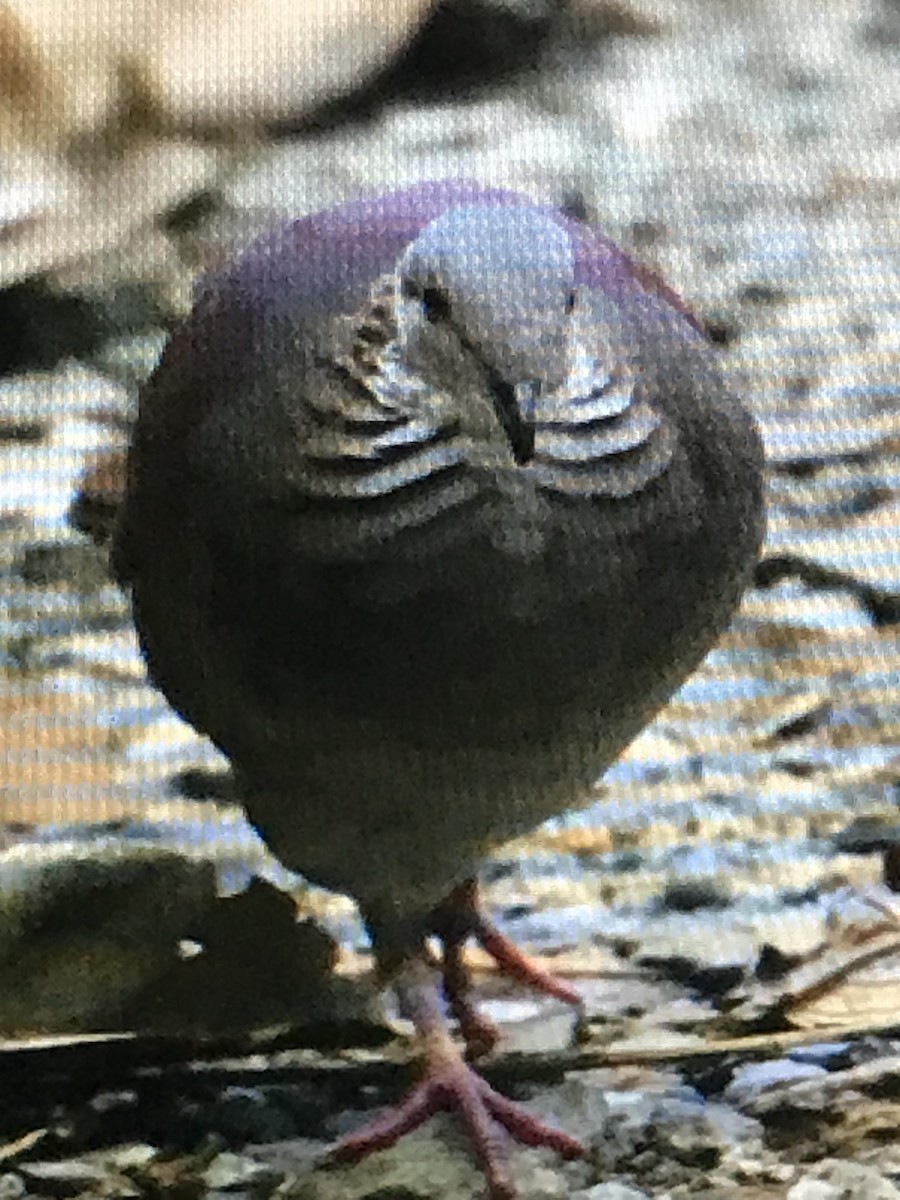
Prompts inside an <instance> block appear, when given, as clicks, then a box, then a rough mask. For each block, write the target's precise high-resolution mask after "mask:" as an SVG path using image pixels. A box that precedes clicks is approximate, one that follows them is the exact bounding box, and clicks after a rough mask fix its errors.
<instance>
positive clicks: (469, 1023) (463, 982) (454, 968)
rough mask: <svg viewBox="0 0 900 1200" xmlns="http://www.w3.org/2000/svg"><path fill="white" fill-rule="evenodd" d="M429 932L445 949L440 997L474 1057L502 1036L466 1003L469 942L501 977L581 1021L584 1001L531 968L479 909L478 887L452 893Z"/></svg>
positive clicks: (473, 885)
mask: <svg viewBox="0 0 900 1200" xmlns="http://www.w3.org/2000/svg"><path fill="white" fill-rule="evenodd" d="M432 929H433V931H434V933H436V934H437V936H438V937H439V938H440V939H441V941H442V943H443V946H444V958H443V965H442V970H443V976H444V993H445V995H446V997H447V1001H448V1003H449V1005H450V1011H451V1013H452V1014H453V1016H454V1018H455V1019H456V1021H457V1023H458V1024H459V1029H460V1033H461V1035H462V1037H463V1040H464V1041H465V1043H466V1045H467V1047H468V1048H469V1052H470V1054H471V1055H472V1056H473V1057H477V1056H479V1055H482V1054H486V1053H488V1052H489V1051H490V1050H492V1049H493V1048H494V1046H495V1044H496V1043H497V1041H498V1039H499V1036H500V1035H499V1032H498V1031H497V1028H496V1026H495V1025H494V1024H493V1022H492V1021H490V1020H489V1019H488V1018H487V1017H484V1016H482V1015H481V1014H480V1013H479V1012H478V1010H477V1009H476V1008H475V1006H474V1005H473V1004H472V1002H471V1000H470V998H469V976H468V971H467V970H466V968H465V965H464V963H463V961H462V947H463V944H464V943H465V941H466V939H467V938H470V937H471V938H474V939H475V941H476V942H477V943H478V945H479V946H481V948H482V950H484V951H485V952H486V953H487V954H489V955H490V956H491V958H493V960H494V961H495V962H496V964H497V966H498V967H499V968H500V971H501V973H502V974H504V975H508V976H510V977H511V978H513V979H515V980H517V981H518V982H519V983H523V984H525V985H526V986H527V987H530V988H532V989H533V990H535V991H538V992H543V993H544V995H546V996H553V997H554V999H556V1000H562V1001H563V1002H564V1003H565V1004H570V1005H572V1007H573V1008H575V1009H576V1010H577V1012H578V1013H579V1018H580V1017H581V1010H582V1000H581V997H580V996H579V995H578V992H576V991H575V989H574V988H572V987H569V985H568V984H566V983H563V981H562V980H561V979H556V978H555V977H554V976H553V975H551V974H550V972H549V971H545V970H543V969H542V968H541V967H538V966H536V965H535V964H534V963H532V962H529V960H528V959H527V958H526V957H525V955H524V954H523V953H522V952H521V951H520V950H519V949H517V947H516V946H515V945H514V944H513V943H512V942H511V941H510V940H509V938H508V937H506V935H505V934H503V933H501V932H500V930H499V929H498V928H497V926H496V925H495V924H494V923H493V921H491V920H490V918H489V917H488V916H487V914H486V913H485V912H484V911H483V910H482V908H481V904H480V902H479V899H478V885H477V883H476V881H475V880H474V879H467V880H466V881H465V883H461V884H460V885H459V886H458V887H456V888H454V890H453V891H452V892H451V893H450V895H449V896H448V897H447V899H446V900H445V901H444V902H443V903H442V904H441V905H439V907H438V908H436V909H435V911H434V913H433V914H432Z"/></svg>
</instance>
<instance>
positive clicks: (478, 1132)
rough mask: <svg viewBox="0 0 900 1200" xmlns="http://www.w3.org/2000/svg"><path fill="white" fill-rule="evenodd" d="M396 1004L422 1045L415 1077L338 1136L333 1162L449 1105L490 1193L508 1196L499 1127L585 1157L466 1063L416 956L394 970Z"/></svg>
mask: <svg viewBox="0 0 900 1200" xmlns="http://www.w3.org/2000/svg"><path fill="white" fill-rule="evenodd" d="M394 983H395V987H396V988H397V992H398V995H399V997H400V1007H401V1011H402V1012H403V1014H404V1015H405V1016H407V1017H408V1018H409V1019H410V1020H411V1021H412V1022H413V1024H414V1026H415V1028H416V1033H417V1035H418V1038H419V1042H420V1044H421V1048H422V1058H423V1070H422V1076H421V1078H420V1079H419V1081H418V1082H417V1083H416V1084H414V1085H413V1087H412V1088H411V1089H410V1091H409V1092H408V1093H407V1095H406V1096H405V1098H404V1099H403V1100H401V1102H400V1103H399V1104H398V1105H397V1106H396V1107H395V1108H392V1109H388V1110H387V1111H385V1112H384V1113H382V1114H380V1115H379V1116H377V1117H376V1118H375V1119H374V1120H372V1121H370V1122H369V1123H367V1124H366V1125H365V1126H364V1127H363V1128H362V1129H361V1130H359V1131H357V1132H356V1133H353V1134H350V1135H348V1136H347V1137H344V1138H342V1139H341V1140H340V1141H339V1142H338V1143H337V1145H336V1146H335V1147H334V1149H333V1150H332V1152H331V1155H330V1159H331V1161H332V1162H335V1163H340V1162H356V1161H357V1160H359V1159H360V1158H364V1157H365V1156H366V1155H367V1154H371V1153H372V1151H374V1150H384V1149H386V1148H387V1147H389V1146H393V1145H394V1144H395V1142H397V1141H399V1139H400V1138H401V1137H402V1136H403V1135H404V1134H406V1133H409V1132H411V1131H412V1130H413V1129H417V1128H418V1127H419V1126H420V1125H422V1124H424V1122H425V1121H427V1120H428V1118H429V1117H431V1116H432V1115H433V1114H434V1113H436V1112H438V1111H440V1110H441V1109H449V1110H453V1111H455V1112H456V1113H457V1114H458V1115H459V1118H460V1120H461V1121H462V1124H463V1127H464V1128H465V1130H466V1132H467V1134H468V1135H469V1137H470V1139H471V1140H472V1142H473V1144H474V1147H475V1153H476V1155H477V1156H478V1159H479V1161H480V1163H481V1166H482V1168H483V1170H484V1173H485V1177H486V1178H487V1182H488V1191H489V1195H490V1197H491V1200H511V1198H512V1197H514V1196H515V1188H514V1186H513V1182H512V1175H511V1172H510V1167H509V1153H508V1148H507V1139H506V1138H505V1137H504V1135H503V1132H502V1130H503V1129H506V1130H507V1131H508V1133H510V1134H511V1135H512V1137H513V1138H514V1139H515V1140H516V1141H518V1142H522V1143H524V1144H525V1145H528V1146H549V1147H551V1148H552V1149H554V1150H556V1151H557V1153H559V1154H561V1155H562V1156H563V1157H564V1158H582V1157H584V1154H585V1150H584V1147H583V1146H582V1145H581V1144H580V1143H579V1142H577V1141H575V1139H574V1138H571V1137H569V1135H568V1134H565V1133H562V1132H560V1131H559V1130H556V1129H552V1128H550V1126H548V1125H544V1124H543V1123H542V1122H541V1121H539V1120H538V1119H537V1118H536V1117H534V1116H532V1115H531V1113H529V1112H528V1111H527V1110H526V1109H524V1108H522V1107H521V1106H520V1105H518V1104H515V1103H514V1102H513V1101H512V1100H509V1099H507V1098H506V1097H505V1096H502V1095H500V1093H499V1092H496V1091H495V1090H494V1089H493V1088H492V1087H490V1086H489V1084H487V1083H486V1082H485V1080H483V1079H482V1078H481V1076H480V1075H478V1074H477V1072H476V1071H475V1070H474V1068H472V1067H471V1066H469V1064H468V1063H467V1062H466V1061H465V1059H464V1058H463V1056H462V1053H461V1051H460V1050H459V1048H458V1047H457V1046H456V1044H455V1043H454V1042H453V1040H452V1038H451V1037H450V1033H449V1030H448V1028H447V1023H446V1020H445V1018H444V1013H443V1011H442V1004H441V999H440V995H439V989H438V984H437V979H436V978H435V975H434V972H433V971H432V970H431V969H430V968H429V967H428V965H427V964H426V962H425V961H424V960H423V959H422V958H421V957H420V956H416V957H415V958H410V959H407V960H406V961H405V962H404V963H403V964H402V965H401V967H400V968H399V971H398V973H397V975H396V977H395V981H394Z"/></svg>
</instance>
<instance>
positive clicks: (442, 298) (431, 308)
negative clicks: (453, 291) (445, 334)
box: [401, 279, 450, 325]
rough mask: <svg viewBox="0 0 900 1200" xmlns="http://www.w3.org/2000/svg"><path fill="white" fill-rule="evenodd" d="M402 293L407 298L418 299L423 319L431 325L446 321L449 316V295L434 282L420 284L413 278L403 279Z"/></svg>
mask: <svg viewBox="0 0 900 1200" xmlns="http://www.w3.org/2000/svg"><path fill="white" fill-rule="evenodd" d="M401 288H402V295H403V297H404V299H407V300H418V301H419V302H420V303H421V305H422V310H423V312H424V314H425V320H426V321H428V322H429V324H431V325H437V324H438V323H439V322H440V321H446V320H447V319H448V318H449V316H450V297H449V296H448V295H447V293H446V292H445V291H444V289H443V288H441V287H438V286H437V285H436V284H424V285H423V284H421V283H417V282H416V281H415V280H413V279H404V280H403V283H402V285H401Z"/></svg>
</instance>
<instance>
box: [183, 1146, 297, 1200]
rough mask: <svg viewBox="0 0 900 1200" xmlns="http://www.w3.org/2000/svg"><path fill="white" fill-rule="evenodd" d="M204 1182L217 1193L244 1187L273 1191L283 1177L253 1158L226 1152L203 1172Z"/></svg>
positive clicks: (217, 1157) (218, 1156)
mask: <svg viewBox="0 0 900 1200" xmlns="http://www.w3.org/2000/svg"><path fill="white" fill-rule="evenodd" d="M203 1182H204V1183H205V1184H206V1186H207V1187H208V1188H212V1189H215V1190H217V1191H232V1190H234V1189H237V1188H244V1187H251V1188H266V1189H267V1190H271V1189H272V1188H276V1187H277V1186H278V1185H279V1184H280V1183H281V1182H282V1176H281V1175H280V1173H278V1172H277V1171H273V1170H272V1169H271V1167H267V1166H264V1165H263V1164H262V1163H258V1162H255V1161H254V1160H253V1159H252V1158H246V1157H245V1156H244V1155H241V1154H231V1153H230V1152H228V1151H225V1152H223V1153H222V1154H219V1155H217V1156H216V1157H215V1158H214V1159H213V1160H212V1162H211V1163H210V1164H209V1166H208V1167H207V1168H206V1170H205V1171H204V1172H203Z"/></svg>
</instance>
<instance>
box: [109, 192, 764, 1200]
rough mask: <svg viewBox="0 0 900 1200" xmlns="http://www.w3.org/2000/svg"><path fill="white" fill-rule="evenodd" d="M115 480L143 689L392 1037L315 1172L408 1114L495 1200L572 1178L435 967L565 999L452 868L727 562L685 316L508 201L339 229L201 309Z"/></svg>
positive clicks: (318, 231)
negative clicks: (532, 1179) (381, 1072)
mask: <svg viewBox="0 0 900 1200" xmlns="http://www.w3.org/2000/svg"><path fill="white" fill-rule="evenodd" d="M125 474H126V490H125V498H124V503H123V505H122V507H121V511H120V512H119V514H118V518H117V523H116V528H115V537H114V550H113V564H114V570H115V572H116V574H117V576H118V578H119V579H120V580H121V581H122V583H123V584H125V585H127V586H128V587H130V589H131V594H132V603H133V611H134V618H135V622H136V626H137V630H138V633H139V637H140V642H141V646H142V650H143V653H144V656H145V659H146V663H147V667H148V670H149V674H150V677H151V678H152V680H153V681H154V682H155V683H156V685H157V686H158V687H159V688H161V689H162V691H163V692H164V693H165V695H166V696H167V697H168V699H169V701H170V702H171V704H172V705H173V706H174V708H175V709H176V710H177V711H178V712H179V713H180V714H181V715H182V716H183V717H184V718H185V719H186V720H187V721H188V722H190V723H191V724H192V725H193V726H194V727H195V728H196V729H197V730H199V731H200V732H202V733H204V734H206V735H208V736H209V737H210V738H211V739H212V740H213V741H214V742H215V743H216V745H217V746H219V747H220V748H221V750H222V751H223V752H224V753H225V754H226V755H227V756H228V758H229V759H230V761H231V764H232V767H233V770H234V775H235V779H236V782H237V785H238V788H239V791H240V795H241V797H242V801H243V803H244V804H245V806H246V811H247V813H248V816H249V819H250V820H251V822H252V823H253V825H254V826H255V827H256V829H257V830H258V831H259V833H260V834H261V836H262V837H263V839H264V840H265V842H266V843H267V844H268V846H269V847H270V849H271V850H272V851H273V853H274V854H275V855H276V856H277V857H278V858H279V859H280V860H281V862H283V864H284V865H285V866H286V867H288V868H290V869H291V870H294V871H297V872H299V873H301V874H302V875H303V876H304V877H305V878H306V879H308V880H309V881H310V882H312V883H315V884H317V885H321V886H323V887H325V888H329V889H332V890H334V891H337V892H342V893H346V894H347V895H349V896H351V897H352V898H353V899H354V900H355V901H356V903H357V904H358V905H359V909H360V912H361V914H362V916H363V919H364V920H365V923H366V926H367V929H368V931H369V934H370V936H371V941H372V947H373V951H374V956H375V961H376V964H377V969H378V972H379V976H380V980H381V981H382V982H383V983H384V985H385V986H392V987H394V988H395V989H396V993H397V996H398V998H399V1003H400V1009H401V1012H402V1013H403V1014H405V1015H406V1016H407V1017H408V1018H409V1019H410V1020H411V1022H412V1024H413V1026H414V1028H415V1031H416V1034H417V1039H418V1045H419V1048H420V1052H421V1064H422V1071H421V1076H420V1078H419V1079H418V1080H417V1082H416V1083H415V1084H414V1086H413V1087H412V1090H411V1091H410V1092H409V1093H408V1095H407V1096H406V1097H405V1098H404V1099H402V1100H401V1101H400V1103H399V1104H398V1105H397V1106H396V1107H395V1108H392V1109H388V1110H387V1111H386V1112H385V1113H384V1114H382V1115H380V1116H378V1117H376V1118H375V1119H374V1120H373V1121H371V1122H370V1123H369V1124H368V1125H367V1126H364V1127H363V1128H362V1129H360V1130H358V1131H356V1132H354V1133H351V1134H349V1135H347V1136H345V1137H344V1138H343V1139H342V1141H340V1142H339V1143H338V1144H337V1146H336V1147H335V1148H334V1150H333V1154H332V1162H350V1161H353V1160H355V1159H358V1158H360V1157H362V1156H364V1155H366V1154H368V1153H371V1152H373V1151H376V1150H378V1149H380V1148H383V1147H386V1146H389V1145H391V1144H393V1143H394V1142H396V1141H397V1140H398V1139H399V1138H400V1137H401V1136H402V1135H404V1134H405V1133H406V1132H407V1131H409V1130H411V1129H413V1128H415V1127H416V1126H418V1125H420V1124H421V1123H422V1122H424V1121H425V1120H426V1119H428V1117H429V1116H430V1115H431V1114H432V1113H434V1112H435V1111H437V1110H438V1109H450V1110H453V1111H454V1112H456V1113H457V1115H458V1117H459V1119H460V1120H461V1122H462V1124H463V1126H464V1127H465V1129H466V1130H467V1132H468V1134H469V1137H470V1139H471V1142H472V1144H473V1147H474V1151H475V1153H476V1155H477V1157H478V1159H479V1161H480V1164H481V1167H482V1169H483V1171H484V1175H485V1178H486V1181H487V1187H488V1192H489V1194H490V1196H491V1197H492V1200H501V1198H509V1197H511V1196H513V1195H514V1194H515V1186H514V1181H513V1171H512V1167H511V1154H510V1141H511V1140H518V1141H521V1142H524V1143H527V1144H531V1145H547V1146H550V1147H551V1148H553V1149H554V1150H555V1151H557V1152H558V1153H559V1154H561V1155H563V1156H565V1157H576V1156H579V1155H582V1154H584V1153H585V1150H584V1147H582V1145H581V1144H580V1143H579V1142H577V1141H576V1140H575V1139H574V1138H572V1137H570V1136H569V1135H567V1134H566V1133H564V1132H563V1131H559V1130H556V1129H554V1128H552V1127H551V1126H549V1125H547V1124H545V1123H543V1122H541V1121H538V1119H537V1118H536V1117H535V1116H534V1115H532V1114H531V1113H529V1112H528V1111H527V1110H526V1109H525V1108H524V1107H522V1106H520V1105H517V1104H514V1103H513V1102H512V1101H511V1100H509V1099H507V1098H506V1097H504V1096H503V1095H501V1094H500V1093H499V1092H497V1091H496V1090H495V1089H493V1088H491V1087H490V1086H489V1085H488V1084H487V1082H486V1081H485V1080H484V1079H483V1078H482V1077H481V1076H480V1075H479V1074H478V1072H477V1070H476V1067H475V1065H473V1061H472V1060H473V1059H476V1058H477V1056H478V1055H480V1054H483V1053H485V1052H486V1051H488V1050H490V1049H491V1048H492V1047H493V1046H494V1045H495V1043H496V1041H497V1031H496V1029H495V1028H494V1027H493V1026H492V1024H491V1023H490V1022H489V1021H488V1020H487V1018H485V1017H483V1016H482V1015H481V1014H480V1013H479V1012H478V1009H477V1006H476V1005H475V1003H474V1001H473V998H472V996H471V993H470V989H469V985H468V979H467V976H466V971H465V966H464V960H463V957H462V949H463V946H464V945H465V943H466V941H467V940H468V939H470V938H473V939H474V940H475V941H476V942H479V943H480V944H481V946H482V947H483V948H484V950H486V951H487V953H488V954H489V955H491V956H492V957H493V958H494V959H495V960H496V962H497V964H498V966H499V968H500V969H501V970H502V971H505V972H506V973H508V974H510V975H512V976H513V977H514V978H516V979H518V980H519V981H520V982H522V983H525V984H528V985H530V986H533V987H535V988H537V989H538V990H539V991H542V992H545V993H547V994H549V995H551V996H554V997H556V998H558V999H561V1000H564V1001H567V1002H569V1003H572V1004H573V1005H577V1004H578V993H577V990H576V989H574V988H573V987H571V986H570V985H569V984H565V983H563V982H562V981H559V980H555V979H553V978H552V977H551V976H550V975H548V974H546V973H545V972H543V971H542V970H539V969H538V968H537V967H535V966H532V965H530V964H529V962H528V960H527V959H526V958H525V956H524V955H523V954H522V953H520V952H519V951H518V950H517V948H516V947H515V946H514V945H513V944H512V943H511V941H510V940H509V939H508V938H506V937H505V936H504V935H503V933H502V932H501V931H500V929H499V928H498V927H497V925H496V924H495V923H494V922H493V920H492V919H491V917H490V916H489V914H488V913H487V912H486V911H485V909H484V907H483V906H482V904H481V902H480V900H479V896H478V889H477V883H476V879H477V872H478V869H479V865H480V864H481V863H482V862H483V861H484V860H485V858H486V857H487V856H489V855H490V854H491V853H492V851H494V850H496V848H497V847H498V846H500V845H501V844H502V843H503V842H505V841H507V840H509V839H512V838H514V837H517V836H519V835H523V834H526V833H528V832H529V831H530V830H532V829H534V828H535V827H536V826H538V825H539V824H540V823H541V822H543V821H545V820H547V819H548V818H551V817H554V816H557V815H558V814H561V813H564V812H566V811H567V810H569V809H571V808H574V807H577V806H578V805H579V804H581V805H583V804H584V803H586V800H587V797H588V795H589V793H590V789H591V787H592V786H593V785H594V784H595V782H596V781H597V779H598V777H600V776H601V775H602V774H603V772H604V771H605V769H606V768H607V767H608V766H609V765H610V764H611V763H612V762H613V761H614V760H615V759H616V758H617V756H618V755H619V754H620V753H621V752H622V751H623V750H624V749H625V748H626V747H627V746H628V744H629V743H630V742H631V741H632V740H633V738H634V737H635V736H636V734H637V733H638V732H639V731H640V730H641V729H642V728H643V727H644V725H646V724H647V722H648V721H649V720H650V719H651V718H652V717H653V715H654V713H656V712H657V710H658V709H659V708H660V707H661V706H662V705H663V704H664V703H665V701H666V700H667V699H668V698H669V697H670V696H671V695H672V693H673V692H674V691H675V690H676V689H677V688H678V687H679V685H680V684H681V683H682V682H683V681H684V680H685V678H686V677H687V676H688V675H689V674H690V672H691V671H692V670H693V669H694V668H695V667H696V666H697V665H698V663H699V662H700V661H701V659H702V658H703V656H704V655H705V654H706V652H707V651H708V650H709V648H710V647H711V646H712V645H713V643H714V642H715V640H716V639H717V637H718V636H719V634H720V633H721V632H722V630H723V629H724V628H725V627H726V625H727V624H728V622H729V620H730V618H731V616H732V614H733V612H734V610H735V607H736V606H737V604H738V602H739V599H740V596H741V593H742V591H743V589H744V587H745V585H746V583H747V581H748V578H749V574H750V572H751V570H752V568H753V565H754V563H755V561H756V558H757V555H758V551H759V546H760V541H761V538H762V534H763V501H762V452H761V447H760V440H759V437H758V434H757V430H756V426H755V424H754V421H753V419H752V417H751V415H750V414H749V412H748V411H747V409H746V408H745V407H744V406H743V405H742V403H741V402H740V401H739V400H738V399H737V398H736V397H735V396H733V395H732V394H731V393H730V392H729V390H728V389H727V387H726V386H725V384H724V382H723V379H722V376H721V374H720V372H719V370H718V368H717V365H716V362H715V356H714V351H713V348H712V346H711V345H710V343H709V342H708V340H707V339H706V337H705V336H704V333H703V330H702V327H701V325H700V323H699V321H698V320H697V318H696V317H695V316H694V315H693V314H692V312H691V311H690V309H689V308H688V307H687V305H686V304H684V303H683V302H682V301H681V300H680V299H679V298H678V297H677V295H676V294H675V293H674V292H673V291H672V290H671V289H670V288H668V287H667V286H666V285H665V284H664V283H663V282H662V281H661V280H660V279H658V277H657V276H656V275H655V274H654V273H653V272H651V271H650V270H648V269H647V268H644V267H641V266H640V265H638V264H637V263H635V262H634V261H632V260H631V259H630V258H629V257H628V256H627V255H626V254H625V253H623V252H622V251H621V250H619V249H618V248H617V247H616V246H615V245H614V244H613V242H612V241H611V240H610V239H609V238H607V237H606V236H604V235H603V234H602V233H601V232H599V231H598V230H596V229H594V228H593V227H591V226H590V225H588V224H586V223H584V222H581V221H578V220H576V219H574V218H572V217H570V216H568V215H566V214H565V212H564V211H562V210H560V209H557V208H555V207H553V206H550V205H545V204H540V203H537V202H535V201H534V200H532V199H531V198H530V197H528V196H526V195H522V194H518V193H514V192H509V191H506V190H504V189H500V188H491V187H486V186H482V185H480V184H478V183H476V182H467V181H460V180H449V181H436V182H429V183H422V184H418V185H416V186H413V187H409V188H406V189H405V190H402V191H398V192H394V193H390V194H387V195H382V196H377V197H373V198H369V199H363V200H356V201H351V202H348V203H345V204H341V205H339V206H338V207H336V208H334V209H332V210H329V211H326V212H320V213H315V214H312V215H309V216H304V217H301V218H299V219H296V220H291V221H287V222H285V223H283V224H281V225H279V226H278V227H276V228H274V229H272V230H270V231H268V232H266V233H265V234H263V235H262V237H261V238H259V239H258V240H257V241H256V242H254V243H253V244H252V245H251V246H249V247H248V248H247V249H245V250H244V251H243V252H242V253H240V254H239V255H238V256H237V257H236V258H234V259H233V260H232V261H230V262H228V263H227V264H226V265H225V266H224V267H221V268H219V269H217V270H215V271H213V272H211V273H210V274H208V275H207V276H205V277H204V278H203V279H202V280H201V281H200V283H199V284H198V287H197V290H196V296H195V303H194V307H193V310H192V311H191V313H190V314H189V315H188V316H187V317H186V319H185V320H184V321H183V323H182V324H181V325H180V327H179V328H178V329H177V330H176V331H175V333H174V334H173V336H172V338H171V340H170V342H169V344H168V346H167V347H166V349H165V351H164V353H163V355H162V358H161V361H160V363H159V365H158V367H157V369H156V371H155V373H154V374H153V376H152V377H151V379H150V380H149V382H148V384H147V385H146V387H145V389H144V391H143V394H142V396H141V399H140V404H139V415H138V418H137V422H136V427H135V430H134V434H133V439H132V443H131V448H130V451H129V454H128V461H127V466H126V472H125ZM433 938H437V939H439V941H440V944H441V946H442V955H441V957H440V958H439V959H438V958H436V956H435V955H433V954H431V953H430V952H429V949H428V946H429V943H430V939H433ZM453 1022H455V1023H456V1025H457V1026H458V1029H459V1033H460V1035H461V1041H462V1045H460V1043H459V1041H458V1040H455V1039H454V1037H453V1035H452V1024H453ZM466 1049H467V1051H468V1058H467V1056H466V1053H465V1052H464V1051H465V1050H466Z"/></svg>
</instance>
